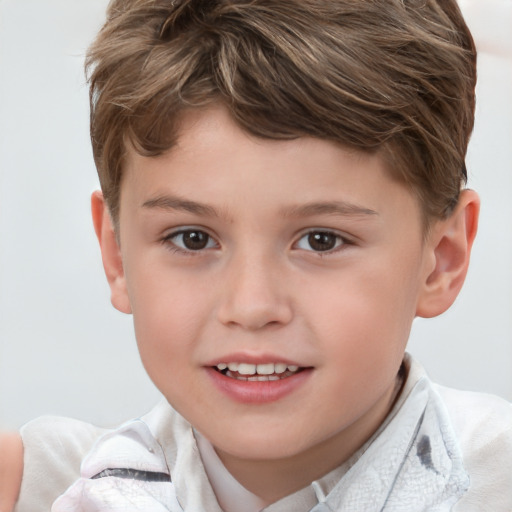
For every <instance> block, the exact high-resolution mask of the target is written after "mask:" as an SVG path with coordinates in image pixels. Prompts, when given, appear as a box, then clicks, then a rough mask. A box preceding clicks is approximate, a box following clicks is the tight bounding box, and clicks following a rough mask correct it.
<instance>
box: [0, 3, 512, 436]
mask: <svg viewBox="0 0 512 512" xmlns="http://www.w3.org/2000/svg"><path fill="white" fill-rule="evenodd" d="M105 6H106V1H105V0H87V1H84V0H0V427H3V428H16V427H18V426H20V425H21V424H22V423H24V422H25V421H27V420H29V419H31V418H33V417H35V416H38V415H40V414H46V413H52V414H62V415H69V416H74V417H78V418H82V419H85V420H88V421H93V422H95V423H98V424H102V425H112V424H115V423H117V422H120V421H122V420H124V419H127V418H129V417H131V416H135V415H139V414H142V413H144V412H145V411H146V410H147V409H149V408H150V407H151V406H152V404H153V403H155V402H156V400H158V396H159V395H158V393H157V391H156V390H155V389H154V388H153V386H152V384H151V383H150V382H149V379H148V378H147V377H146V375H145V373H144V371H143V368H142V366H141V363H140V362H139V359H138V354H137V350H136V346H135V341H134V336H133V334H132V326H131V317H129V316H124V315H122V314H120V313H118V312H116V311H115V310H114V309H113V308H112V307H111V306H110V301H109V292H108V288H107V285H106V282H105V279H104V277H103V272H102V267H101V262H100V254H99V249H98V248H97V245H96V241H95V238H94V233H93V229H92V226H91V222H90V215H89V196H90V193H91V192H92V191H93V190H94V189H95V188H97V178H96V174H95V169H94V165H93V162H92V157H91V151H90V147H89V141H88V105H87V87H86V85H85V80H84V77H83V71H82V65H83V56H84V53H85V48H86V46H87V44H88V43H89V42H90V40H91V38H92V37H93V34H94V33H95V31H96V30H97V29H98V28H99V26H100V24H101V22H102V19H103V12H104V9H105ZM461 6H462V8H463V10H464V11H465V12H466V16H467V21H468V23H469V25H470V27H472V29H473V31H474V35H475V39H476V41H477V45H478V46H479V48H480V50H481V53H480V60H479V73H480V80H479V85H478V90H477V93H478V109H477V123H476V129H475V133H474V136H473V139H472V143H471V147H470V151H469V160H468V168H469V173H470V186H471V187H472V188H475V189H477V190H478V191H479V192H480V194H481V197H482V202H483V207H482V216H481V223H480V233H479V236H478V239H477V243H476V246H475V249H474V255H473V261H472V266H471V270H470V273H469V276H468V280H467V283H466V286H465V289H464V291H463V293H462V295H461V296H460V298H459V299H458V300H457V302H456V304H455V306H454V307H453V308H452V310H451V311H450V312H448V313H447V314H445V315H443V316H441V317H440V318H437V319H434V320H417V321H416V322H415V325H414V327H413V334H412V340H411V343H410V350H411V351H412V352H413V354H415V355H416V356H417V357H418V358H420V360H422V362H423V363H424V365H425V366H426V367H427V369H428V371H429V372H430V374H431V375H432V376H433V377H434V378H435V379H437V380H438V381H440V382H442V383H444V384H448V385H452V386H456V387H459V388H465V389H475V390H483V391H488V392H493V393H497V394H500V395H502V396H504V397H506V398H508V399H512V319H511V318H512V315H511V313H512V222H511V221H512V201H511V200H510V195H511V191H512V163H511V162H512V137H511V135H512V95H511V92H510V91H512V35H511V29H510V27H512V0H485V1H484V0H461ZM370 377H371V376H370Z"/></svg>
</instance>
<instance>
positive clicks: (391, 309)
mask: <svg viewBox="0 0 512 512" xmlns="http://www.w3.org/2000/svg"><path fill="white" fill-rule="evenodd" d="M120 241H121V254H122V260H123V269H124V273H125V274H124V277H123V279H124V278H125V279H126V287H127V297H128V299H129V304H130V306H129V307H124V308H123V307H122V306H121V307H120V309H124V310H125V311H129V310H131V311H132V312H133V315H134V323H135V329H136V336H137V340H138V344H139V348H140V353H141V356H142V360H143V362H144V365H145V367H146V369H147V371H148V373H149V375H150V376H151V378H152V379H153V381H154V382H155V384H156V385H157V386H158V388H159V389H160V390H161V391H162V392H163V394H164V395H165V396H166V397H167V399H168V400H169V402H170V403H171V404H172V405H173V406H174V407H175V408H176V409H177V410H178V411H179V412H180V413H181V414H182V415H183V416H184V417H185V418H187V419H188V420H189V421H190V422H191V423H192V424H193V425H194V426H195V427H196V428H197V429H198V430H200V431H201V432H202V433H203V434H204V435H205V436H206V437H207V438H208V439H210V441H212V443H213V444H214V445H215V446H216V448H217V449H218V451H219V453H220V454H222V457H223V458H224V459H225V460H227V459H229V457H237V458H244V459H267V460H268V459H279V458H282V457H286V456H300V455H308V456H311V455H313V457H314V455H315V453H316V452H315V451H318V453H322V450H323V453H324V455H325V454H326V453H327V454H329V453H333V450H332V447H333V446H347V444H348V445H350V443H352V444H354V446H355V447H357V445H358V444H359V443H360V442H361V441H362V440H364V439H365V438H366V437H367V436H368V435H370V434H371V432H372V431H373V430H375V428H376V427H377V426H378V425H379V424H380V422H381V421H382V419H383V417H384V416H385V415H386V413H387V412H388V410H389V406H390V401H391V399H392V396H393V391H394V388H395V382H396V375H397V371H398V369H399V366H400V363H401V360H402V357H403V353H404V350H405V346H406V342H407V339H408V336H409V330H410V327H411V323H412V321H413V318H414V316H415V314H416V311H417V307H418V303H419V301H421V295H422V286H423V283H424V282H425V280H426V278H427V276H428V275H429V272H431V271H432V266H433V262H432V258H431V257H430V256H429V254H430V252H429V251H428V243H425V242H424V241H423V232H422V223H421V215H420V209H419V206H418V203H417V200H416V199H415V198H414V196H413V195H412V194H411V193H410V192H409V191H408V190H407V189H406V188H405V187H404V186H403V185H401V184H399V183H397V182H396V181H394V180H393V179H392V178H390V176H389V175H388V173H387V172H386V171H385V170H384V168H383V164H382V162H381V160H380V158H379V157H378V156H368V155H362V154H359V153H354V152H349V151H347V150H345V149H343V148H341V147H340V146H337V145H335V144H334V143H331V142H327V141H324V140H317V139H312V138H304V139H300V138H299V139H296V140H292V141H272V140H262V139H258V138H254V137H252V136H250V135H248V134H246V133H245V132H243V131H242V130H241V129H239V128H238V127H237V126H236V124H235V123H234V122H233V121H232V120H231V119H230V118H229V116H228V114H227V113H226V112H225V111H224V110H222V109H221V108H218V109H213V108H212V109H210V110H207V111H203V112H201V113H198V112H196V113H193V114H189V115H188V117H186V118H185V122H184V125H183V129H182V132H181V137H180V139H179V143H178V145H177V146H176V147H174V148H173V149H172V151H170V152H169V153H168V154H166V155H164V156H161V157H158V158H145V157H141V156H138V155H136V154H135V153H134V152H133V151H132V152H131V153H130V154H129V157H128V159H127V164H126V174H125V176H124V178H123V184H122V191H121V202H120ZM114 303H115V301H114ZM231 363H235V364H236V363H239V364H242V365H243V366H242V367H241V368H240V370H241V371H242V373H249V374H250V375H245V376H243V377H242V376H240V375H239V373H237V372H234V371H233V372H228V374H226V370H224V371H220V369H219V366H220V368H221V369H222V368H223V367H225V365H226V364H231ZM254 365H262V366H261V367H259V368H258V369H259V370H261V373H263V374H265V373H266V372H272V373H273V375H272V376H271V377H270V380H269V377H268V376H265V375H262V376H261V377H260V378H261V380H259V381H258V380H256V381H254V380H251V379H250V380H245V379H246V378H247V377H254V376H253V375H252V373H253V372H254ZM274 365H275V366H274ZM286 366H287V367H288V369H287V370H284V368H285V367H286ZM297 367H298V370H297V371H295V369H296V368H297ZM233 368H235V367H233ZM276 370H277V372H276ZM283 371H284V373H283ZM334 453H336V452H334Z"/></svg>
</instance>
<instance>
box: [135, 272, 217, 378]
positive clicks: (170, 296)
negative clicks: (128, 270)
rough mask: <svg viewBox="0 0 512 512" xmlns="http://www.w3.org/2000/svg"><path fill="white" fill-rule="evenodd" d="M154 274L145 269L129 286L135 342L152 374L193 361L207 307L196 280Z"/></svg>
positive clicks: (204, 293) (179, 368) (205, 299)
mask: <svg viewBox="0 0 512 512" xmlns="http://www.w3.org/2000/svg"><path fill="white" fill-rule="evenodd" d="M157 274H158V276H159V277H160V278H159V279H156V278H154V276H153V275H152V274H151V273H147V272H145V273H144V275H142V274H141V275H139V276H136V278H135V279H132V281H131V288H130V301H131V304H132V312H133V318H134V327H135V335H136V339H137V344H138V347H139V351H140V355H141V358H142V362H143V363H144V366H145V367H146V370H147V371H148V373H149V374H150V376H151V377H152V378H154V375H153V373H154V372H155V371H156V372H159V371H165V372H168V370H169V369H171V368H173V369H175V370H176V371H178V372H180V371H181V369H185V368H186V366H187V363H190V362H192V361H193V353H194V349H195V347H196V342H197V340H198V339H199V338H200V332H201V330H202V328H203V326H204V324H205V322H206V321H207V318H208V314H209V311H210V309H211V308H210V307H209V306H208V300H209V299H208V296H207V295H206V291H205V290H201V289H200V288H199V289H198V288H197V286H194V285H197V283H191V282H190V281H188V280H186V279H183V278H180V276H175V277H174V278H172V277H170V278H167V279H163V278H162V276H163V275H164V274H163V273H157ZM132 277H135V276H132ZM178 362H179V364H178Z"/></svg>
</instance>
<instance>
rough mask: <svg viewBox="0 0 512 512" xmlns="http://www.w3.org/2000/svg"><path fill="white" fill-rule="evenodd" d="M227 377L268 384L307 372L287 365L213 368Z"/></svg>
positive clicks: (247, 364) (230, 364)
mask: <svg viewBox="0 0 512 512" xmlns="http://www.w3.org/2000/svg"><path fill="white" fill-rule="evenodd" d="M213 368H214V369H215V370H216V371H218V372H219V373H222V374H223V375H225V376H226V377H229V378H231V379H236V380H242V381H252V382H268V381H277V380H282V379H286V378H288V377H292V376H293V375H296V374H298V373H300V372H301V371H303V370H305V368H302V367H300V366H296V365H291V364H290V365H288V364H285V363H264V364H250V363H234V362H232V363H219V364H217V365H216V366H214V367H213Z"/></svg>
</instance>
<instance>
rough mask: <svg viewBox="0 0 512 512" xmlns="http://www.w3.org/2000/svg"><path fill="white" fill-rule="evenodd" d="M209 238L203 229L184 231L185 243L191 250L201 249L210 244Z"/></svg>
mask: <svg viewBox="0 0 512 512" xmlns="http://www.w3.org/2000/svg"><path fill="white" fill-rule="evenodd" d="M209 238H210V237H209V236H208V235H207V234H206V233H204V232H203V231H186V232H185V233H183V245H184V246H185V247H186V248H187V249H189V250H191V251H199V250H200V249H204V248H205V247H206V246H207V245H208V240H209Z"/></svg>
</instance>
